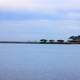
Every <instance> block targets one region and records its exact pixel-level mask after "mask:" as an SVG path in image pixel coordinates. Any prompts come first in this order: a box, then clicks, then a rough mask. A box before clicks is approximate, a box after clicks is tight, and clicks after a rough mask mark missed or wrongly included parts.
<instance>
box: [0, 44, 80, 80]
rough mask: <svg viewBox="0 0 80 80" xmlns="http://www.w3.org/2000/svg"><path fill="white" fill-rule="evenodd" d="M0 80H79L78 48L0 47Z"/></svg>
mask: <svg viewBox="0 0 80 80" xmlns="http://www.w3.org/2000/svg"><path fill="white" fill-rule="evenodd" d="M0 80H80V45H43V44H42V45H40V44H39V45H38V44H36V45H34V44H33V45H31V44H30V45H29V44H26V45H15V44H0Z"/></svg>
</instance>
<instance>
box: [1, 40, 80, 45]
mask: <svg viewBox="0 0 80 80" xmlns="http://www.w3.org/2000/svg"><path fill="white" fill-rule="evenodd" d="M1 43H5V44H80V42H63V43H60V42H53V43H49V42H47V43H41V42H25V41H0V44H1Z"/></svg>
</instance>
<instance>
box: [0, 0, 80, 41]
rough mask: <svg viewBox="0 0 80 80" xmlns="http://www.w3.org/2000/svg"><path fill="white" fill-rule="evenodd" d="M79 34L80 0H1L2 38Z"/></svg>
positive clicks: (20, 38) (22, 38)
mask: <svg viewBox="0 0 80 80" xmlns="http://www.w3.org/2000/svg"><path fill="white" fill-rule="evenodd" d="M79 34H80V0H0V40H25V41H26V40H39V39H41V38H45V39H67V38H68V37H69V36H72V35H79Z"/></svg>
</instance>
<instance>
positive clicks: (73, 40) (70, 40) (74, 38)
mask: <svg viewBox="0 0 80 80" xmlns="http://www.w3.org/2000/svg"><path fill="white" fill-rule="evenodd" d="M0 43H13V44H80V35H78V36H71V37H69V38H68V40H67V41H65V40H56V41H55V40H53V39H51V40H47V39H41V40H39V41H0Z"/></svg>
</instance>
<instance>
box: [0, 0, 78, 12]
mask: <svg viewBox="0 0 80 80" xmlns="http://www.w3.org/2000/svg"><path fill="white" fill-rule="evenodd" d="M0 8H1V9H10V10H21V9H22V10H42V11H55V10H65V9H66V10H67V9H68V10H69V9H80V0H0Z"/></svg>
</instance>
